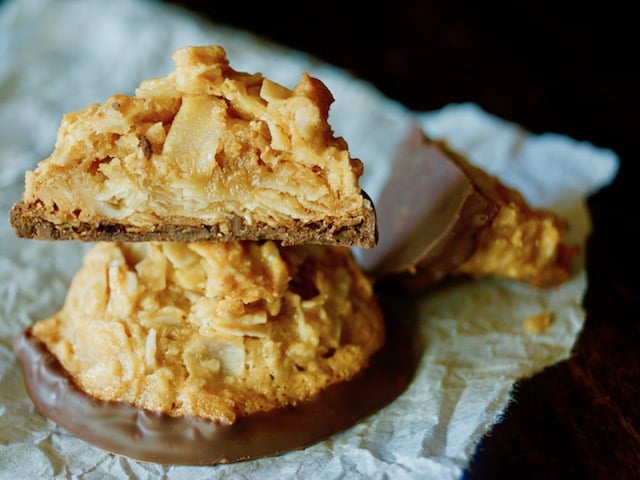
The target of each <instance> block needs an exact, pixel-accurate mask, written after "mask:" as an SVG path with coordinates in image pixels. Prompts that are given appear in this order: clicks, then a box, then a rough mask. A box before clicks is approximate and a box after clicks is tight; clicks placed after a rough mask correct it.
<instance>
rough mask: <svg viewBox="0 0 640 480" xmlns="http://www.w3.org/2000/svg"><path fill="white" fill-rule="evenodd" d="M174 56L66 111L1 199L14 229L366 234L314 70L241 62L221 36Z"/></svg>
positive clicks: (222, 237) (320, 238)
mask: <svg viewBox="0 0 640 480" xmlns="http://www.w3.org/2000/svg"><path fill="white" fill-rule="evenodd" d="M173 59H174V61H175V64H176V69H175V71H173V72H172V73H170V74H169V75H167V76H166V77H162V78H156V79H150V80H145V81H143V82H142V83H141V84H140V86H139V87H138V88H137V90H136V92H135V95H133V96H127V95H122V94H117V95H113V96H111V97H110V98H109V99H107V100H106V101H105V102H104V103H103V104H95V105H90V106H88V107H87V108H85V109H83V110H80V111H77V112H72V113H68V114H66V115H65V116H64V117H63V119H62V122H61V125H60V128H59V131H58V136H57V140H56V146H55V149H54V151H53V152H52V154H51V155H50V156H49V157H48V158H46V159H44V160H42V161H41V162H40V163H39V164H38V165H37V167H36V168H35V169H34V170H32V171H28V172H27V173H26V175H25V189H24V192H23V195H22V199H21V201H20V202H18V203H16V205H14V207H13V209H12V211H11V222H12V224H13V226H14V229H15V231H16V233H17V234H18V235H19V236H21V237H25V238H39V239H45V240H51V239H53V240H64V239H79V240H84V241H152V240H153V241H181V242H183V241H202V240H216V241H226V240H279V241H282V242H283V243H284V244H300V243H316V244H335V245H347V246H359V247H373V246H374V245H375V243H376V240H377V237H376V235H377V232H376V221H375V212H374V209H373V205H372V203H371V201H370V199H369V198H368V197H367V195H366V194H365V193H364V192H362V191H361V188H360V186H359V178H360V176H361V175H362V172H363V165H362V162H361V161H360V160H359V159H356V158H353V157H352V156H351V154H350V152H349V149H348V146H347V143H346V142H345V141H344V139H343V138H341V137H336V136H335V135H334V133H333V131H332V128H331V126H330V125H329V123H328V116H329V107H330V105H331V103H332V102H333V100H334V99H333V96H332V94H331V92H330V91H329V90H328V89H327V87H326V86H325V85H324V84H323V83H322V82H321V81H320V80H318V79H316V78H313V77H311V76H309V75H308V74H306V73H303V74H302V78H301V81H300V82H299V83H298V84H297V85H296V86H295V87H294V88H293V89H289V88H287V87H285V86H282V85H279V84H277V83H275V82H273V81H270V80H269V79H267V78H265V77H264V76H263V75H261V74H259V73H245V72H238V71H236V70H234V69H233V68H231V66H230V65H229V61H228V59H227V56H226V52H225V50H224V49H223V48H222V47H219V46H202V47H185V48H181V49H179V50H177V51H176V52H175V53H174V55H173Z"/></svg>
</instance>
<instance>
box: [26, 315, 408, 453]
mask: <svg viewBox="0 0 640 480" xmlns="http://www.w3.org/2000/svg"><path fill="white" fill-rule="evenodd" d="M386 310H387V313H388V310H389V309H388V308H387V309H386ZM403 323H404V324H407V321H406V319H405V321H404V322H403V321H402V319H399V321H397V322H394V327H393V329H391V330H390V331H389V335H388V339H387V343H386V346H385V347H384V348H383V350H381V351H380V352H378V353H377V354H376V355H375V356H374V357H373V358H372V361H371V364H370V366H369V367H368V368H367V369H366V370H365V371H363V372H361V373H360V374H358V375H357V376H356V377H354V378H353V379H351V380H350V381H348V382H342V383H340V384H337V385H334V386H332V387H330V388H328V389H327V390H325V391H323V392H322V393H320V394H319V395H318V396H317V397H315V398H314V399H312V400H311V401H308V402H303V403H300V404H298V405H295V406H291V407H288V408H283V409H279V410H277V411H273V412H269V413H260V414H254V415H250V416H247V417H243V418H240V419H238V420H237V421H236V422H235V423H233V424H231V425H223V424H220V423H216V422H212V421H208V420H204V419H200V418H197V417H188V416H184V417H172V416H169V415H166V414H162V413H157V412H151V411H148V410H143V409H140V408H137V407H134V406H132V405H130V404H127V403H123V402H106V401H102V400H98V399H95V398H93V397H91V396H89V395H87V394H86V393H84V392H83V391H82V390H80V389H79V388H78V386H77V385H76V384H75V383H74V381H73V379H72V378H71V377H70V376H69V374H68V373H67V372H66V370H65V369H64V368H63V367H62V365H61V364H60V362H59V361H58V360H57V358H56V357H55V356H54V355H53V354H52V353H51V352H49V350H48V349H47V347H46V346H45V345H44V343H42V342H41V341H40V340H38V339H37V338H36V337H35V336H33V334H32V333H31V331H30V329H27V330H26V331H25V332H24V333H23V334H22V335H21V336H20V337H18V339H17V340H16V342H15V343H14V351H15V353H16V356H17V358H18V361H19V363H20V365H21V367H22V370H23V376H24V381H25V385H26V388H27V392H28V393H29V396H30V397H31V399H32V401H33V402H34V404H35V406H36V408H37V409H38V410H39V411H40V413H42V414H43V415H44V416H46V417H48V418H49V419H51V420H53V421H54V422H56V423H57V424H59V425H60V426H61V427H63V428H65V429H67V430H68V431H69V432H71V433H73V434H74V435H76V436H77V437H79V438H81V439H83V440H86V441H87V442H89V443H91V444H93V445H95V446H97V447H100V448H102V449H104V450H107V451H109V452H112V453H116V454H120V455H124V456H127V457H130V458H133V459H136V460H141V461H148V462H155V463H161V464H176V465H213V464H218V463H230V462H236V461H241V460H247V459H253V458H259V457H264V456H269V455H277V454H280V453H283V452H286V451H289V450H294V449H301V448H304V447H307V446H309V445H311V444H314V443H316V442H318V441H320V440H323V439H326V438H328V437H330V436H331V435H333V434H335V433H338V432H340V431H342V430H345V429H348V428H350V427H352V426H353V425H355V424H356V423H357V422H359V421H360V420H362V419H363V418H365V417H367V416H368V415H370V414H372V413H374V412H375V411H377V410H378V409H380V408H382V407H384V406H385V405H387V404H389V403H390V402H391V401H393V400H394V399H395V398H396V397H397V396H398V395H400V394H401V393H402V392H403V391H404V390H405V389H406V388H407V385H408V384H409V381H410V379H411V377H412V375H413V372H414V371H415V366H416V360H417V355H416V352H415V351H414V349H413V348H412V347H411V345H412V343H411V342H410V340H409V338H410V335H409V334H408V332H405V331H403V329H400V328H399V327H400V326H401V325H402V324H403Z"/></svg>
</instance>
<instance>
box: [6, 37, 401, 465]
mask: <svg viewBox="0 0 640 480" xmlns="http://www.w3.org/2000/svg"><path fill="white" fill-rule="evenodd" d="M173 58H174V60H175V63H176V70H175V71H174V72H172V73H171V74H169V75H168V76H166V77H163V78H158V79H153V80H147V81H144V82H142V83H141V85H140V86H139V88H138V89H137V90H136V93H135V95H134V96H125V95H114V96H112V97H111V98H109V99H108V100H107V101H106V102H104V103H103V104H102V105H91V106H89V107H87V108H86V109H84V110H81V111H78V112H74V113H69V114H67V115H65V116H64V118H63V120H62V123H61V126H60V129H59V132H58V137H57V141H56V147H55V150H54V151H53V153H52V154H51V156H50V157H48V158H47V159H45V160H43V161H42V162H40V163H39V164H38V165H37V167H36V169H35V170H34V171H30V172H27V174H26V178H25V190H24V193H23V196H22V199H21V201H20V202H19V203H17V204H16V205H15V206H14V207H13V209H12V210H11V214H10V216H11V222H12V225H13V226H14V229H15V231H16V233H17V234H18V235H19V236H21V237H25V238H34V239H42V240H72V239H75V240H83V241H88V242H96V243H95V245H93V246H92V247H91V248H90V249H89V250H88V252H87V253H86V255H85V257H84V261H83V265H82V267H81V268H80V270H79V271H78V272H77V274H76V276H75V278H74V280H73V282H72V284H71V285H70V287H69V291H68V294H67V298H66V301H65V303H64V306H63V308H62V309H61V310H60V312H58V313H57V314H55V315H54V316H52V317H51V318H48V319H44V320H41V321H38V322H36V323H35V324H34V325H33V326H32V327H30V328H29V329H28V330H27V331H25V332H24V334H23V335H22V336H21V337H20V338H19V339H18V340H17V341H16V344H15V350H16V354H17V356H18V358H19V360H20V362H21V364H22V366H23V372H24V375H25V383H26V385H27V388H28V391H29V394H30V396H31V398H32V400H33V401H34V403H35V404H36V406H37V407H38V409H39V410H40V411H41V413H43V414H44V415H46V416H48V417H49V418H51V419H52V420H54V421H56V422H57V423H59V424H60V425H61V426H63V427H65V428H67V429H69V430H70V431H71V432H73V433H74V434H76V435H77V436H79V437H81V438H84V439H85V440H87V441H89V442H91V443H93V444H95V445H97V446H99V447H102V448H105V449H107V450H109V451H112V452H115V453H119V454H123V455H126V456H130V457H132V458H136V459H141V460H147V461H155V462H159V463H181V464H215V463H221V462H232V461H237V460H241V459H247V458H255V457H259V456H264V455H270V454H275V453H280V452H282V451H286V450H289V449H292V448H301V447H304V446H306V445H308V444H310V443H313V442H315V441H318V440H320V439H322V438H325V437H327V436H329V435H331V434H333V433H335V432H336V431H339V430H341V429H344V428H347V427H348V426H350V425H352V424H353V423H355V422H356V421H358V420H359V419H360V418H362V417H363V416H364V415H366V414H368V413H370V412H371V411H373V410H375V409H376V408H379V407H380V406H382V405H384V403H386V402H388V401H389V400H390V399H391V398H393V396H394V395H396V394H397V393H398V392H399V391H400V390H401V389H402V388H404V385H406V378H405V379H404V380H402V378H403V377H402V374H401V373H399V372H397V371H393V372H392V371H390V369H389V368H387V369H386V371H385V372H386V373H385V372H383V373H381V374H380V375H375V376H373V377H372V376H371V375H372V374H371V373H370V370H371V368H370V366H371V364H372V359H373V358H374V357H375V356H376V355H377V354H379V352H381V351H382V349H383V346H384V345H385V339H386V336H385V324H384V319H383V314H382V310H381V307H380V305H379V303H378V300H377V298H376V296H375V294H374V291H373V287H372V284H371V281H370V279H369V278H368V277H367V276H365V275H364V274H363V273H362V272H361V270H360V268H359V267H358V265H357V264H356V262H355V260H354V258H353V256H352V253H351V250H350V247H366V248H371V247H373V246H374V245H375V244H376V241H377V231H376V217H375V212H374V209H373V205H372V203H371V200H370V199H369V198H368V197H367V195H366V194H365V193H364V192H363V191H362V190H361V188H360V186H359V184H358V180H359V177H360V176H361V174H362V169H363V167H362V163H361V162H360V161H359V160H358V159H355V158H352V157H351V155H350V153H349V150H348V147H347V144H346V142H345V141H344V140H343V139H341V138H337V137H335V136H334V134H333V132H332V129H331V127H330V126H329V124H328V121H327V120H328V112H329V106H330V104H331V102H332V101H333V98H332V96H331V93H330V92H329V90H328V89H327V88H326V86H325V85H324V84H323V83H322V82H321V81H319V80H318V79H315V78H312V77H310V76H308V75H306V74H303V75H302V80H301V81H300V83H299V84H298V85H296V86H295V88H293V90H289V89H288V88H286V87H284V86H281V85H278V84H276V83H274V82H272V81H270V80H268V79H266V78H264V77H263V76H262V75H261V74H257V73H256V74H249V73H245V72H238V71H235V70H234V69H232V68H231V67H230V65H229V62H228V59H227V56H226V52H225V51H224V49H223V48H221V47H218V46H211V47H186V48H183V49H180V50H178V51H176V52H175V54H174V57H173ZM367 372H369V373H367ZM367 376H369V378H368V379H366V380H365V378H366V377H367ZM398 378H401V381H398ZM380 381H383V382H387V381H389V382H391V383H393V385H394V387H392V390H393V391H391V392H389V389H379V388H378V390H382V391H384V392H385V393H375V392H374V390H375V389H376V388H377V387H379V382H380ZM356 387H358V388H359V389H360V392H361V393H360V394H358V396H362V394H363V396H364V397H366V399H364V400H362V402H360V404H358V405H356V404H354V402H353V397H354V394H353V391H352V388H356ZM52 392H57V393H56V395H51V393H52ZM341 409H342V410H343V411H342V412H340V413H336V412H337V411H339V410H341ZM107 419H109V420H108V421H107ZM249 433H251V435H249Z"/></svg>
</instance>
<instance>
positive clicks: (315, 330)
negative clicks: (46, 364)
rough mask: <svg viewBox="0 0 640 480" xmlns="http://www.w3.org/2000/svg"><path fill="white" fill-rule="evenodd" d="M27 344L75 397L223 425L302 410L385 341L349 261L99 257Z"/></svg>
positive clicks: (294, 251) (204, 247) (317, 256)
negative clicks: (34, 342) (60, 374)
mask: <svg viewBox="0 0 640 480" xmlns="http://www.w3.org/2000/svg"><path fill="white" fill-rule="evenodd" d="M31 334H32V335H33V336H35V337H36V338H37V339H39V340H40V341H42V342H43V343H44V344H45V345H46V348H47V349H48V350H49V351H50V352H51V353H53V354H54V355H55V357H56V358H57V359H58V361H59V362H60V364H61V365H62V367H63V368H64V370H66V372H67V373H68V374H69V375H70V376H71V378H72V379H73V381H74V382H75V384H76V385H77V386H78V388H80V389H81V390H82V391H84V392H85V393H87V394H88V395H90V396H91V397H94V398H96V399H100V400H105V401H118V402H125V403H128V404H131V405H133V406H136V407H139V408H142V409H147V410H152V411H156V412H162V413H166V414H168V415H171V416H185V415H189V416H196V417H199V418H203V419H208V420H212V421H216V422H219V423H223V424H231V423H233V422H234V421H236V419H238V418H241V417H244V416H248V415H251V414H254V413H257V412H267V411H271V410H274V409H277V408H280V407H284V406H287V405H296V404H298V403H300V402H303V401H305V400H308V399H310V398H311V397H313V396H314V395H316V394H317V393H318V392H320V391H322V390H323V389H326V388H327V387H329V386H331V385H332V384H335V383H338V382H342V381H346V380H349V379H350V378H351V377H353V376H354V375H356V374H357V373H358V372H359V371H361V370H362V369H364V368H365V367H366V366H367V364H368V362H369V359H370V357H371V356H372V355H373V354H374V352H376V351H377V350H379V349H380V348H381V346H382V345H383V343H384V341H385V330H384V322H383V317H382V314H381V311H380V307H379V305H378V302H377V300H376V297H375V296H374V294H373V292H372V288H371V284H370V282H369V280H368V279H367V278H366V277H364V276H363V274H362V273H361V272H360V270H359V269H358V267H357V266H356V264H355V263H354V260H353V258H352V255H351V252H350V251H349V250H348V249H346V248H341V247H327V246H310V245H308V246H307V245H305V246H295V247H279V246H278V245H277V244H276V243H274V242H269V241H267V242H264V243H258V242H228V243H135V244H117V243H99V244H96V245H95V246H94V247H92V248H91V249H90V250H89V251H88V253H87V254H86V257H85V259H84V263H83V266H82V268H81V269H80V270H79V271H78V273H77V275H76V276H75V278H74V280H73V282H72V284H71V286H70V288H69V292H68V296H67V299H66V302H65V304H64V307H63V308H62V310H61V311H60V312H59V313H57V314H56V315H54V316H53V317H51V318H49V319H46V320H41V321H39V322H36V323H35V324H34V325H33V327H32V328H31Z"/></svg>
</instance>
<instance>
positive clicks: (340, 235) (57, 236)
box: [9, 193, 378, 248]
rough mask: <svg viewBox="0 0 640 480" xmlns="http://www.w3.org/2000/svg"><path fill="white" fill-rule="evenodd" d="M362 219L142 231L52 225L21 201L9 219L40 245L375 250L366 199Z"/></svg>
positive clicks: (237, 221)
mask: <svg viewBox="0 0 640 480" xmlns="http://www.w3.org/2000/svg"><path fill="white" fill-rule="evenodd" d="M363 195H364V196H365V200H364V210H363V211H364V217H363V220H362V222H360V223H359V224H356V225H344V226H340V225H339V224H337V223H336V222H335V221H334V220H332V219H327V220H324V221H321V222H314V223H307V224H305V223H303V222H299V221H298V222H294V224H293V226H291V227H289V226H286V227H285V226H270V225H267V224H265V223H260V222H256V223H252V224H248V223H247V222H246V220H245V219H244V218H242V217H239V216H234V217H231V218H230V219H228V220H227V221H225V222H223V223H217V224H213V225H206V224H198V225H183V224H171V223H170V222H167V223H163V224H159V225H153V226H150V227H145V228H143V227H138V226H134V225H126V224H119V223H110V222H99V223H87V222H74V223H61V224H58V223H53V222H50V221H48V220H46V219H44V218H43V217H42V216H41V215H39V213H38V210H37V208H34V207H33V206H30V205H27V204H25V203H23V202H18V203H16V204H15V205H13V207H12V208H11V212H10V214H9V219H10V221H11V225H12V226H13V229H14V231H15V233H16V235H17V236H18V237H21V238H30V239H38V240H80V241H85V242H102V241H104V242H149V241H169V242H200V241H231V240H254V241H257V240H276V241H280V242H281V243H282V245H285V246H287V245H300V244H305V243H315V244H320V245H339V246H354V247H363V248H372V247H374V246H375V245H376V243H377V238H378V234H377V227H376V216H375V210H374V207H373V203H372V202H371V200H370V199H369V198H368V196H367V195H366V194H364V193H363Z"/></svg>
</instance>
